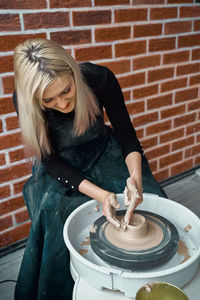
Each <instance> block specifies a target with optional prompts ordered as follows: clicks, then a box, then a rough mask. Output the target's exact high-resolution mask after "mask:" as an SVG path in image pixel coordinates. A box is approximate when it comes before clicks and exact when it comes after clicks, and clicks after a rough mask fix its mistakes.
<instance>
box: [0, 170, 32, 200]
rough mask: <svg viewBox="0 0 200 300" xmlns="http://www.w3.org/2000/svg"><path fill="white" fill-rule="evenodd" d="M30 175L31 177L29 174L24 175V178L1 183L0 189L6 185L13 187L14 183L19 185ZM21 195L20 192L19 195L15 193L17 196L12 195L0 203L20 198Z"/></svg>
mask: <svg viewBox="0 0 200 300" xmlns="http://www.w3.org/2000/svg"><path fill="white" fill-rule="evenodd" d="M31 175H32V173H30V174H28V175H26V176H22V177H20V178H17V179H13V180H11V181H8V182H4V183H1V184H0V187H1V188H2V187H4V186H7V185H13V184H15V183H19V182H21V181H23V180H26V179H28V178H29V177H30V176H31ZM21 195H22V193H21V192H20V193H17V194H14V195H10V196H9V197H6V198H3V199H0V202H2V201H4V200H6V201H7V200H8V199H13V198H16V197H20V196H21Z"/></svg>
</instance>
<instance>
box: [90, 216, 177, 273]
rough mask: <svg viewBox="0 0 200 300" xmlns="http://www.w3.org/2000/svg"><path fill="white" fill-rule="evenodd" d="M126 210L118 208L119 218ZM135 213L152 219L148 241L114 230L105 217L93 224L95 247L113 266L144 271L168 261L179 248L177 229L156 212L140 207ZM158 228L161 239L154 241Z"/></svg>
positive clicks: (93, 243) (92, 234) (92, 235)
mask: <svg viewBox="0 0 200 300" xmlns="http://www.w3.org/2000/svg"><path fill="white" fill-rule="evenodd" d="M125 212H126V211H125V210H120V211H117V212H116V214H117V217H118V218H119V219H120V218H122V217H123V216H124V215H125ZM135 214H140V215H142V216H144V217H145V219H146V220H147V222H148V226H149V234H148V236H147V240H145V243H144V239H143V238H140V239H136V240H135V241H134V240H131V239H129V238H126V237H125V238H124V235H123V233H121V232H120V231H119V230H117V229H115V228H112V230H110V229H111V227H112V226H113V225H111V224H110V223H109V222H108V221H107V220H106V218H105V217H104V216H102V217H100V218H99V219H97V220H96V221H95V222H94V224H93V225H92V227H91V228H92V229H91V231H90V245H91V248H92V249H93V251H94V252H95V253H96V254H97V255H98V256H99V257H100V258H102V259H103V260H104V261H106V262H107V263H109V264H110V265H114V266H116V267H119V268H123V269H129V270H144V269H150V268H152V267H156V266H158V265H161V264H163V263H165V262H167V261H168V260H169V259H170V258H172V257H173V256H174V255H175V253H176V251H177V248H178V240H179V235H178V231H177V229H176V228H175V226H174V225H173V224H172V223H171V222H170V221H168V220H167V219H166V218H163V217H161V216H159V215H157V214H155V213H152V212H148V211H142V210H136V211H135ZM110 226H111V227H110ZM155 227H156V228H157V229H158V238H157V239H155V242H154V238H155V237H154V228H155ZM111 240H112V242H111Z"/></svg>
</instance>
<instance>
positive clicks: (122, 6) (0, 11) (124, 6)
mask: <svg viewBox="0 0 200 300" xmlns="http://www.w3.org/2000/svg"><path fill="white" fill-rule="evenodd" d="M198 6H199V3H166V4H164V6H163V4H156V5H155V4H154V5H153V4H140V5H139V6H136V5H135V4H119V5H115V6H114V9H115V10H119V9H120V10H121V9H127V10H128V9H135V10H139V9H142V8H147V9H148V8H149V9H154V8H174V7H176V8H179V7H180V8H182V7H187V8H188V7H198ZM112 8H113V5H106V6H98V5H97V6H96V5H94V6H84V7H82V6H80V7H69V8H67V7H59V8H53V7H52V8H37V9H34V12H36V13H38V12H51V11H53V12H56V11H69V10H73V11H92V10H97V11H98V10H110V9H112ZM21 11H22V12H23V13H28V12H30V13H31V12H32V11H33V9H32V8H27V9H0V14H14V13H19V12H21Z"/></svg>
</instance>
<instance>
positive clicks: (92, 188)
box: [78, 179, 110, 203]
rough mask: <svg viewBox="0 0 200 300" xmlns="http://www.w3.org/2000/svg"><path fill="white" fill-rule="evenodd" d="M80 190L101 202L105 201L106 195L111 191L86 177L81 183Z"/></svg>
mask: <svg viewBox="0 0 200 300" xmlns="http://www.w3.org/2000/svg"><path fill="white" fill-rule="evenodd" d="M78 189H79V192H81V193H83V194H85V195H87V196H89V197H91V198H92V199H95V200H97V201H98V202H100V203H103V201H104V199H105V198H106V196H108V195H109V194H110V192H108V191H106V190H104V189H102V188H100V187H99V186H97V185H95V184H93V183H92V182H90V181H89V180H87V179H84V180H83V181H81V183H80V184H79V187H78Z"/></svg>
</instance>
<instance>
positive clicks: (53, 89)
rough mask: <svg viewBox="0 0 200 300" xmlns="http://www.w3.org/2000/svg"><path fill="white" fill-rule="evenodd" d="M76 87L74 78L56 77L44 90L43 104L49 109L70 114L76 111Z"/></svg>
mask: <svg viewBox="0 0 200 300" xmlns="http://www.w3.org/2000/svg"><path fill="white" fill-rule="evenodd" d="M75 101H76V86H75V82H74V79H73V77H71V76H70V77H69V76H66V75H63V76H61V77H56V78H55V79H54V81H53V82H52V83H51V84H49V85H48V86H47V88H46V89H45V90H44V93H43V97H42V103H43V105H44V106H45V107H47V108H52V109H55V110H58V111H60V112H62V113H69V112H70V111H72V110H73V109H74V106H75Z"/></svg>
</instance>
